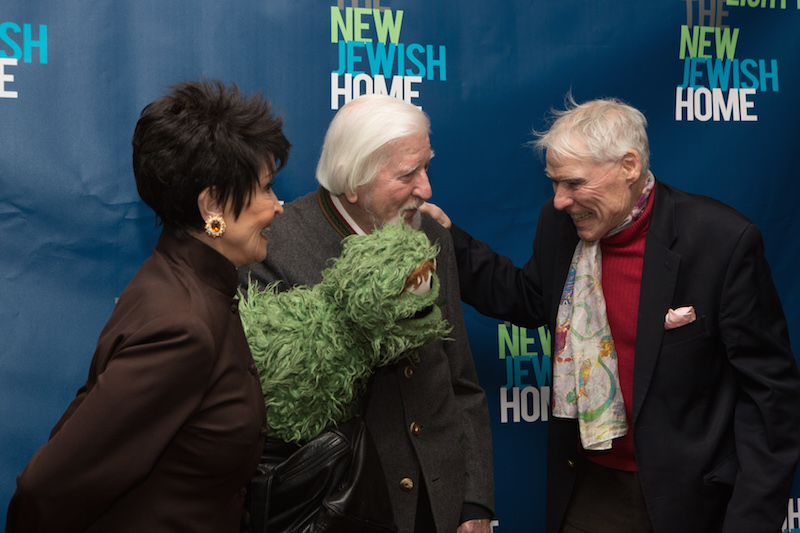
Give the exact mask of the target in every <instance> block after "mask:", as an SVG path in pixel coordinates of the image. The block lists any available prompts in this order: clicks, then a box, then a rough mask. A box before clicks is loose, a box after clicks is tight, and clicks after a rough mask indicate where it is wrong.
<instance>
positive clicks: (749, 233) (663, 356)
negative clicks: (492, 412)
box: [452, 182, 800, 533]
mask: <svg viewBox="0 0 800 533" xmlns="http://www.w3.org/2000/svg"><path fill="white" fill-rule="evenodd" d="M654 194H655V198H654V206H653V213H652V218H651V221H650V227H649V229H648V233H647V240H646V245H645V253H644V264H643V271H642V282H641V283H642V286H641V297H640V304H639V316H638V326H637V336H636V355H635V362H634V383H633V398H632V399H630V398H626V399H625V400H626V401H633V405H632V409H633V421H632V422H631V421H629V427H632V430H633V443H634V451H635V455H636V461H637V465H638V468H639V473H640V479H641V484H642V490H643V492H644V496H645V499H646V502H647V509H648V512H649V514H650V517H651V521H652V524H653V527H654V529H655V531H656V532H657V533H667V532H676V533H678V532H680V533H687V532H694V531H696V532H698V533H700V532H702V533H708V532H710V531H725V532H742V533H754V532H759V531H764V532H768V531H769V532H774V531H778V530H779V528H780V525H781V523H782V520H783V517H784V516H785V513H786V504H787V500H788V497H789V493H790V490H791V485H792V480H793V477H794V471H795V467H796V464H797V460H798V456H800V373H798V369H797V364H796V362H795V359H794V357H793V356H792V353H791V351H790V348H789V340H788V332H787V326H786V320H785V318H784V315H783V311H782V308H781V304H780V301H779V298H778V294H777V292H776V290H775V287H774V285H773V283H772V279H771V276H770V272H769V267H768V265H767V262H766V259H765V258H764V252H763V244H762V240H761V234H760V232H759V230H758V228H757V227H756V226H755V225H754V224H752V223H751V222H750V221H749V220H747V219H746V218H745V217H744V216H742V215H741V214H739V213H737V212H736V211H734V210H733V209H731V208H730V207H727V206H725V205H724V204H722V203H720V202H717V201H715V200H712V199H710V198H706V197H701V196H697V195H692V194H687V193H684V192H682V191H679V190H677V189H675V188H673V187H669V186H667V185H665V184H663V183H660V182H657V185H656V188H655V193H654ZM452 234H453V240H454V244H455V249H456V255H457V259H458V265H459V276H460V282H461V292H462V296H463V299H464V301H465V302H467V303H469V304H471V305H473V306H474V307H475V308H476V309H477V310H478V311H479V312H481V313H483V314H486V315H489V316H493V317H496V318H499V319H502V320H508V321H511V322H513V323H515V324H518V325H520V326H525V327H538V326H540V325H542V324H547V325H548V326H549V328H550V330H551V331H555V325H554V322H555V318H556V313H557V308H558V303H559V298H560V296H561V291H562V288H563V286H564V281H565V279H566V275H567V270H568V267H569V263H570V259H571V257H572V252H573V251H574V249H575V245H576V244H577V242H578V237H577V234H576V231H575V227H574V225H573V223H572V221H571V219H570V218H569V216H568V215H566V214H565V213H563V212H559V211H556V210H555V209H554V207H553V202H552V200H550V201H548V202H547V203H546V205H545V206H544V207H543V208H542V212H541V215H540V218H539V224H538V228H537V232H536V237H535V239H534V243H533V256H532V257H531V259H530V260H529V261H528V263H527V264H526V265H525V266H524V268H522V269H519V268H516V267H515V266H514V265H513V264H512V263H511V261H510V260H508V259H507V258H504V257H502V256H498V255H497V254H495V253H494V252H492V251H491V250H490V249H489V248H488V246H486V245H485V244H484V243H481V242H479V241H476V240H474V239H472V238H471V237H470V236H469V235H467V234H466V233H464V232H463V231H462V230H460V229H458V228H456V227H455V226H454V227H453V230H452ZM690 305H691V306H694V308H695V310H696V313H697V317H698V318H697V320H696V321H695V322H693V323H691V324H689V325H686V326H683V327H680V328H676V329H672V330H668V331H665V329H664V318H665V315H666V313H667V311H668V310H669V309H670V308H673V309H674V308H678V307H683V306H690ZM578 459H579V453H578V451H577V426H576V424H575V422H574V421H573V420H565V419H558V418H551V419H550V422H549V426H548V474H547V485H548V486H547V494H548V517H547V531H548V532H552V533H555V532H557V531H558V529H559V527H560V524H561V521H562V519H563V516H564V512H565V510H566V507H567V503H568V502H569V497H570V493H571V490H572V485H573V482H574V479H575V468H576V465H579V461H578Z"/></svg>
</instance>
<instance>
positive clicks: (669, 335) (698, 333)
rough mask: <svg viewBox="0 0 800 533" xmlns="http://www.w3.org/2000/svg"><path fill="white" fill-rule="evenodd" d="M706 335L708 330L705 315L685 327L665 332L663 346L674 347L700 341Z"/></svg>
mask: <svg viewBox="0 0 800 533" xmlns="http://www.w3.org/2000/svg"><path fill="white" fill-rule="evenodd" d="M705 335H708V328H707V326H706V315H703V316H701V317H698V318H697V320H695V321H694V322H690V323H689V324H686V325H685V326H681V327H679V328H675V329H668V330H667V331H665V332H664V340H663V341H662V345H663V346H664V347H667V346H674V345H676V344H680V343H682V342H688V341H694V340H698V339H700V338H701V337H703V336H705Z"/></svg>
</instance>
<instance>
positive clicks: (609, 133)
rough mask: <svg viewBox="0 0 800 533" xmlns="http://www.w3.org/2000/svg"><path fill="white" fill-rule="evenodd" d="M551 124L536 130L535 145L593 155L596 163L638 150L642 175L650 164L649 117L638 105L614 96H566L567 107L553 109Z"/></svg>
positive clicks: (570, 154) (561, 153) (573, 155)
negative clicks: (582, 98) (580, 100)
mask: <svg viewBox="0 0 800 533" xmlns="http://www.w3.org/2000/svg"><path fill="white" fill-rule="evenodd" d="M553 114H554V115H555V116H556V117H557V119H556V121H555V122H553V124H552V126H550V128H549V129H548V130H547V131H546V132H544V133H537V132H534V135H536V136H537V139H536V140H535V141H533V143H532V144H533V145H534V146H536V147H537V148H539V149H540V150H549V151H551V152H553V153H555V154H557V155H559V156H562V157H570V158H575V159H586V158H590V159H591V160H593V161H594V162H595V163H605V162H611V161H617V160H619V159H620V158H622V156H624V155H625V153H626V152H628V150H636V151H637V152H638V153H639V157H640V159H641V163H642V171H641V175H642V176H644V175H646V174H647V171H648V170H649V168H650V146H649V142H648V140H647V132H646V131H645V130H646V129H647V119H646V118H645V116H644V114H642V112H641V111H639V110H638V109H636V108H634V107H631V106H630V105H628V104H626V103H624V102H622V101H620V100H617V99H615V98H603V99H598V100H590V101H588V102H584V103H583V104H578V103H576V102H575V100H574V99H573V97H572V95H571V94H568V95H567V98H566V109H565V110H564V111H553Z"/></svg>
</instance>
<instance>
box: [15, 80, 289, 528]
mask: <svg viewBox="0 0 800 533" xmlns="http://www.w3.org/2000/svg"><path fill="white" fill-rule="evenodd" d="M281 126H282V124H281V120H280V119H279V118H276V117H274V116H273V115H272V114H271V112H270V106H269V103H268V102H267V101H265V100H264V99H263V98H262V97H261V95H260V94H256V95H253V96H250V97H248V96H246V95H243V94H242V93H241V92H240V91H239V89H238V88H237V87H236V86H231V87H226V86H225V85H223V84H222V83H220V82H210V81H201V82H190V83H182V84H179V85H176V86H174V87H172V89H171V90H170V92H169V93H168V94H167V95H165V96H164V97H162V98H160V99H159V100H156V101H155V102H153V103H151V104H150V105H148V106H147V107H146V108H145V109H144V110H143V111H142V115H141V117H140V119H139V121H138V123H137V125H136V130H135V132H134V135H133V169H134V175H135V177H136V184H137V187H138V190H139V194H140V196H141V197H142V199H143V200H144V202H145V203H147V205H149V206H150V207H151V208H152V209H153V210H154V211H155V213H156V215H157V217H158V219H159V221H160V222H161V223H163V226H164V228H163V231H162V233H161V237H160V239H159V241H158V244H157V245H156V247H155V250H154V251H153V255H152V256H151V257H150V258H148V259H147V260H146V261H145V262H144V264H143V265H142V266H141V268H140V269H139V271H138V272H137V274H136V275H135V276H134V277H133V279H132V280H131V282H130V283H129V285H128V286H127V287H126V288H125V290H124V291H123V292H122V294H121V295H120V298H119V302H118V304H117V307H116V309H115V310H114V312H113V314H112V315H111V318H110V319H109V321H108V323H107V324H106V326H105V328H104V329H103V331H102V333H101V334H100V339H99V341H98V344H97V348H96V351H95V354H94V357H93V359H92V363H91V366H90V368H89V377H88V380H87V381H86V384H85V385H84V386H83V387H81V388H80V389H79V391H78V394H77V396H76V398H75V400H74V401H73V402H72V404H71V405H70V406H69V408H68V409H67V411H66V413H65V414H64V415H63V416H62V417H61V420H59V422H58V423H57V424H56V426H55V428H54V429H53V431H52V433H51V435H50V440H49V441H48V442H47V443H46V444H45V445H44V446H42V448H41V449H39V450H38V451H37V452H36V454H34V456H33V458H32V459H31V461H30V462H29V464H28V466H27V467H26V468H25V470H24V471H23V472H22V474H21V475H20V476H19V477H18V479H17V491H16V493H15V495H14V497H13V499H12V500H11V504H10V506H9V509H8V519H7V525H6V531H7V532H10V533H16V532H29V531H31V532H33V531H42V532H44V531H47V532H52V531H58V532H72V531H91V532H100V531H102V532H109V531H113V532H115V533H123V532H128V531H130V532H137V533H141V532H144V531H181V532H214V533H220V532H223V533H224V532H236V531H238V529H239V522H240V518H241V512H242V505H243V502H244V487H245V485H246V484H247V482H248V481H249V480H250V477H251V475H252V474H253V472H254V470H255V468H256V466H257V464H258V460H259V457H260V455H261V451H262V449H263V440H264V436H263V435H264V429H263V426H264V420H265V413H264V403H263V396H262V393H261V386H260V384H259V380H258V376H257V375H256V371H255V366H254V364H253V360H252V356H251V354H250V350H249V348H248V346H247V341H246V340H245V336H244V333H243V331H242V325H241V322H240V320H239V315H238V306H237V299H236V296H235V295H236V288H237V276H236V267H239V266H242V265H245V264H249V263H252V262H256V261H263V260H264V258H265V257H266V250H267V236H266V230H267V228H268V227H269V225H270V223H271V222H272V219H273V217H275V216H278V215H280V214H281V213H282V212H283V208H282V207H281V206H280V204H279V203H278V201H277V199H276V198H275V195H274V193H273V192H272V189H271V187H272V179H273V177H274V175H275V173H276V172H277V171H278V170H280V168H281V167H282V166H283V165H284V164H285V163H286V160H287V158H288V154H289V148H290V144H289V142H288V141H287V140H286V137H284V135H283V133H282V130H281Z"/></svg>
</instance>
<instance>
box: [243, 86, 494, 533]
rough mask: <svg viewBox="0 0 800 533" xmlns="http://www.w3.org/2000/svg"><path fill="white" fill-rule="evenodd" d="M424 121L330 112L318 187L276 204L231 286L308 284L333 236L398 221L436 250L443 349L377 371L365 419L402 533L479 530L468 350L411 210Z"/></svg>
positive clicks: (448, 253) (434, 227) (481, 441)
mask: <svg viewBox="0 0 800 533" xmlns="http://www.w3.org/2000/svg"><path fill="white" fill-rule="evenodd" d="M429 130H430V122H429V119H428V117H427V116H426V115H425V113H423V112H422V111H421V110H420V109H418V108H417V107H416V106H413V105H411V104H409V103H406V102H403V101H402V100H398V99H396V98H393V97H390V96H386V95H365V96H361V97H359V98H357V99H355V100H353V101H351V102H350V103H348V104H347V105H345V106H344V107H342V109H340V110H339V112H338V113H337V114H336V116H335V117H334V119H333V121H332V122H331V124H330V126H329V128H328V132H327V134H326V136H325V143H324V145H323V149H322V154H321V156H320V160H319V164H318V166H317V180H318V181H319V183H320V185H321V187H320V188H319V189H318V190H316V191H314V192H311V193H309V194H306V195H305V196H303V197H301V198H298V199H296V200H294V201H292V202H290V203H288V204H287V205H286V206H285V209H284V213H283V216H281V217H280V218H279V219H277V220H276V221H275V222H274V223H273V225H272V227H271V230H270V253H269V256H268V260H267V261H264V262H263V263H257V264H254V265H250V266H249V267H247V268H243V269H240V282H241V283H243V284H246V283H248V279H249V278H252V279H254V280H257V281H258V282H259V283H261V284H266V283H269V282H274V281H279V280H280V281H281V282H282V283H281V285H280V288H281V289H286V288H289V287H292V286H295V285H309V286H312V285H315V284H317V283H319V282H320V281H321V279H322V271H323V270H324V269H325V268H326V267H327V266H328V260H329V259H330V258H332V257H338V256H339V255H340V254H341V252H342V242H341V241H342V239H343V238H344V237H346V236H348V235H352V234H369V233H372V232H373V231H374V230H376V229H380V228H381V227H383V226H385V225H387V224H392V223H396V222H399V221H400V220H403V221H404V222H405V223H406V224H409V225H411V226H412V227H414V228H415V229H418V230H420V231H423V232H425V234H426V235H427V236H428V238H429V239H430V241H431V243H434V242H437V241H438V243H439V244H440V246H441V252H440V254H439V256H438V258H437V274H438V276H439V280H440V282H441V288H440V296H441V297H442V298H443V300H444V302H443V305H442V314H443V316H444V318H445V319H446V320H447V321H448V323H449V324H450V325H451V326H452V327H453V329H452V331H451V332H450V334H449V337H450V340H446V341H437V342H433V343H431V344H429V345H426V346H424V347H423V348H422V349H420V350H419V362H418V363H414V362H412V361H405V362H404V363H402V364H397V365H392V366H390V367H387V368H383V369H379V370H378V372H377V373H376V375H375V378H374V379H373V382H372V385H371V390H370V393H369V397H368V399H367V405H368V410H367V414H366V421H367V427H368V428H369V430H370V433H371V434H372V436H373V438H374V440H375V443H376V446H377V448H378V453H379V455H380V458H381V463H382V466H383V469H384V473H385V475H386V482H387V488H388V490H389V496H390V499H391V502H392V507H393V511H394V515H395V521H396V522H397V525H398V526H399V529H400V531H401V532H403V533H427V532H431V533H455V532H458V533H472V532H477V533H489V532H490V525H489V523H490V519H491V517H492V514H493V506H494V482H493V470H492V445H491V429H490V424H489V412H488V409H487V404H486V396H485V394H484V391H483V389H481V388H480V386H479V385H478V379H477V375H476V372H475V367H474V364H473V361H472V353H471V351H470V348H469V342H468V340H467V334H466V331H465V328H464V321H463V317H462V315H461V301H460V294H459V289H458V278H457V272H456V265H455V257H454V255H453V245H452V242H451V240H450V235H449V233H448V232H447V231H446V230H444V229H443V228H442V227H441V226H440V225H439V224H438V223H437V222H436V221H434V220H432V219H431V218H430V217H428V216H427V215H423V214H422V213H421V212H419V210H418V208H419V206H420V205H421V204H422V203H424V202H425V201H426V200H427V199H429V198H430V196H431V186H430V183H429V181H428V165H429V164H430V160H431V157H433V151H432V150H431V145H430V139H429Z"/></svg>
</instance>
